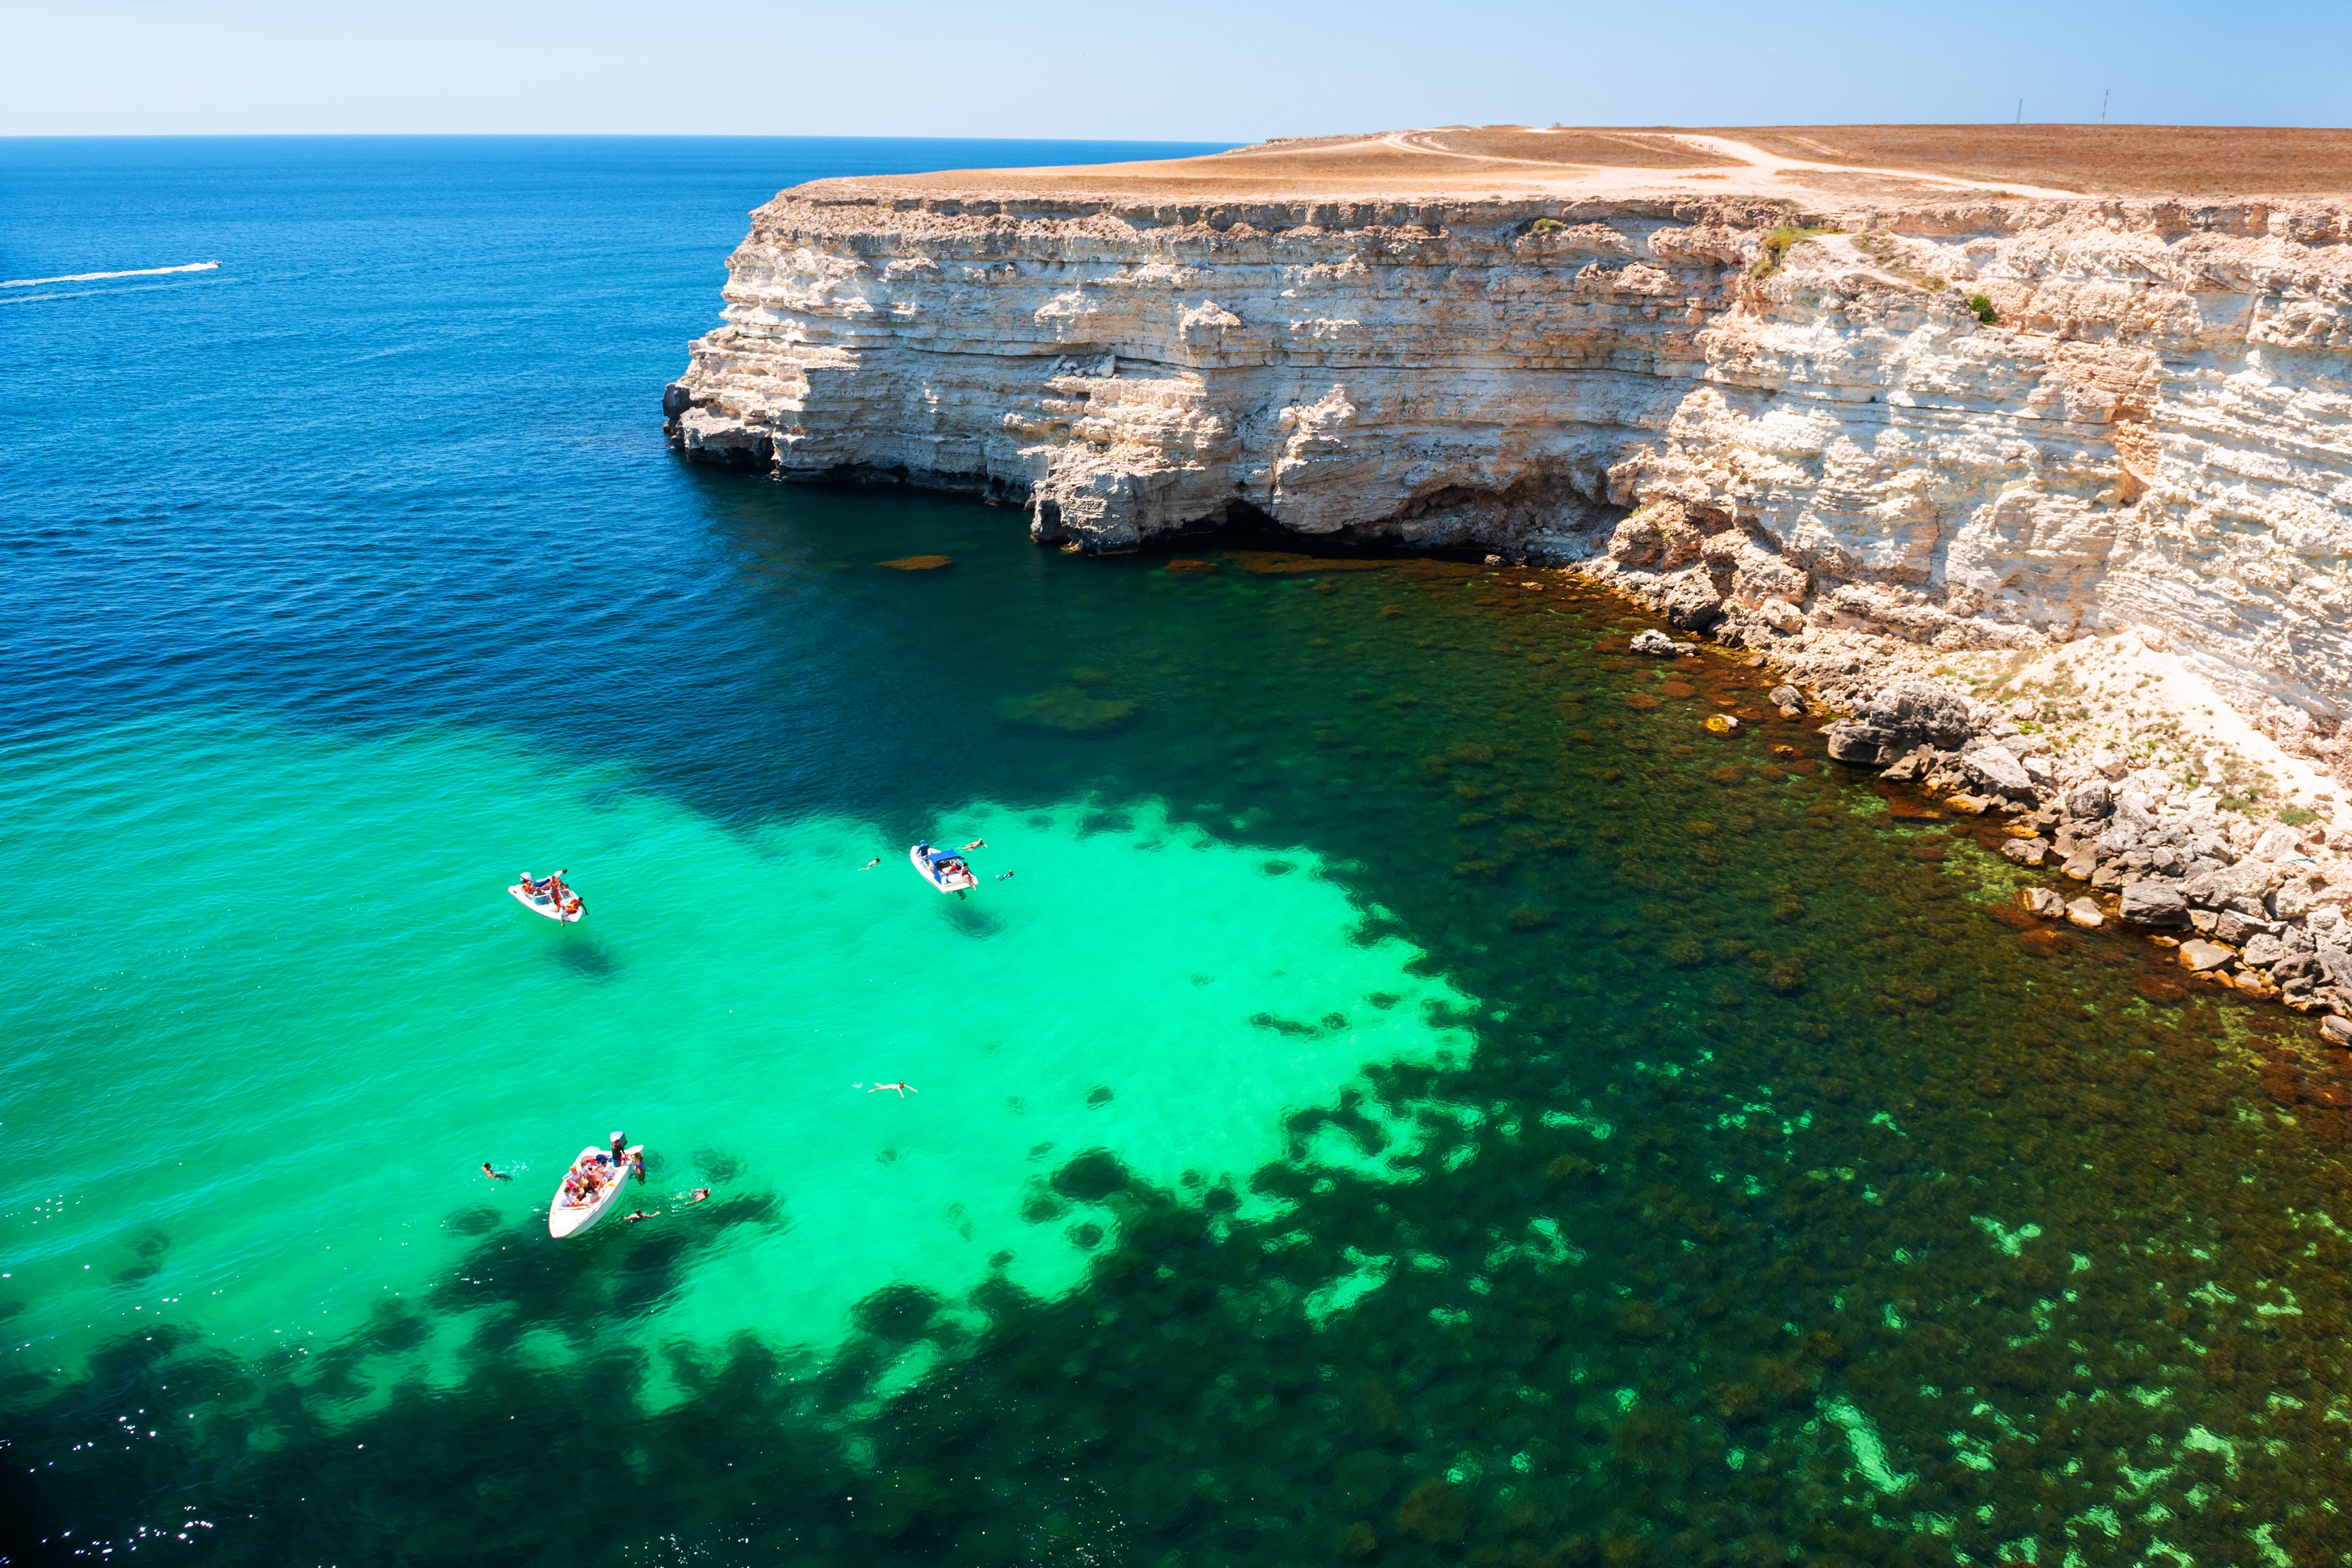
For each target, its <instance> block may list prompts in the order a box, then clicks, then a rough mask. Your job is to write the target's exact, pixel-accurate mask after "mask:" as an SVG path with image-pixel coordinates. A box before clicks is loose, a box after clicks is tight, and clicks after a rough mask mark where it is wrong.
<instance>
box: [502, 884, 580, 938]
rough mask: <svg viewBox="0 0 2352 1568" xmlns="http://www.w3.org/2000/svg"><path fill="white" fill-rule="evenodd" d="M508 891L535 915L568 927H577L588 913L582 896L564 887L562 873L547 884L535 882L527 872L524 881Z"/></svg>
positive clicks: (518, 902)
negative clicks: (582, 917) (581, 900)
mask: <svg viewBox="0 0 2352 1568" xmlns="http://www.w3.org/2000/svg"><path fill="white" fill-rule="evenodd" d="M507 891H508V892H509V893H510V894H514V899H515V902H516V903H517V904H521V905H522V906H523V907H524V908H525V909H528V910H530V912H531V913H532V914H533V915H545V916H547V917H548V918H549V919H550V920H560V921H562V922H563V923H564V924H565V925H577V924H578V923H579V920H580V917H581V916H582V915H585V914H587V913H588V909H587V906H586V905H585V904H582V903H581V902H580V895H579V894H576V893H574V892H572V890H571V889H570V888H568V887H566V886H564V885H563V873H562V872H560V871H559V872H557V873H555V874H554V875H553V876H551V877H549V878H548V879H547V880H546V881H545V882H534V881H533V880H531V874H530V873H529V872H525V873H522V880H521V881H520V882H518V883H513V884H512V885H511V886H509V888H508V889H507Z"/></svg>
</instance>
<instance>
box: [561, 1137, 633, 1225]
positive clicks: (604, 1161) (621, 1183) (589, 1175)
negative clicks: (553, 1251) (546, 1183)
mask: <svg viewBox="0 0 2352 1568" xmlns="http://www.w3.org/2000/svg"><path fill="white" fill-rule="evenodd" d="M645 1147H646V1146H645V1145H643V1144H632V1145H629V1147H627V1148H626V1149H625V1150H623V1151H622V1153H621V1163H620V1164H619V1165H617V1166H615V1165H614V1163H613V1151H612V1150H610V1149H600V1148H598V1147H597V1146H596V1145H593V1144H591V1145H588V1146H587V1147H586V1148H584V1149H583V1150H581V1151H580V1157H579V1158H578V1159H576V1160H574V1161H572V1170H568V1171H565V1172H564V1173H563V1180H562V1181H561V1182H558V1183H557V1184H556V1186H555V1197H553V1198H552V1199H551V1201H550V1202H549V1203H548V1206H547V1233H548V1234H549V1235H550V1236H552V1237H554V1238H556V1239H558V1240H562V1239H563V1238H564V1237H566V1236H577V1235H579V1234H580V1233H581V1232H582V1231H583V1230H585V1229H587V1228H589V1227H590V1226H592V1225H593V1224H595V1223H596V1222H597V1221H598V1220H600V1219H602V1218H604V1211H605V1210H606V1209H608V1208H610V1207H613V1205H614V1202H615V1201H616V1200H618V1199H619V1197H620V1196H621V1189H622V1188H623V1187H625V1186H628V1185H629V1166H631V1164H632V1163H633V1162H634V1161H635V1157H636V1156H637V1155H641V1154H643V1153H644V1152H645ZM572 1171H577V1172H579V1173H580V1174H581V1176H583V1179H584V1180H585V1182H586V1184H587V1190H586V1191H585V1192H584V1193H583V1196H582V1197H581V1199H580V1201H579V1202H577V1203H575V1202H572V1200H571V1199H569V1198H567V1197H564V1196H563V1189H564V1187H565V1186H566V1185H568V1184H569V1183H570V1182H571V1180H572Z"/></svg>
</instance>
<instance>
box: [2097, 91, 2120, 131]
mask: <svg viewBox="0 0 2352 1568" xmlns="http://www.w3.org/2000/svg"><path fill="white" fill-rule="evenodd" d="M2115 91H2116V89H2113V88H2106V89H2103V90H2102V91H2101V92H2100V94H2099V123H2100V124H2101V125H2105V123H2106V122H2107V99H2110V98H2113V97H2114V96H2115Z"/></svg>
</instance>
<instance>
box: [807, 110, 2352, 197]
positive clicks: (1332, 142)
mask: <svg viewBox="0 0 2352 1568" xmlns="http://www.w3.org/2000/svg"><path fill="white" fill-rule="evenodd" d="M820 184H821V185H822V186H823V187H824V188H829V189H834V190H849V189H868V190H873V191H877V192H881V191H903V192H917V191H922V192H949V191H951V192H955V193H960V194H964V195H986V196H999V197H1020V196H1048V195H1064V196H1080V195H1083V196H1100V197H1108V198H1113V199H1121V198H1124V199H1138V198H1142V199H1162V200H1165V199H1173V200H1180V201H1198V200H1202V199H1226V200H1238V199H1247V198H1265V197H1293V196H1300V195H1317V196H1353V197H1383V196H1385V197H1413V196H1433V195H1438V196H1471V195H1479V194H1524V193H1559V194H1571V193H1572V194H1576V195H1580V196H1656V195H1661V194H1675V193H1702V194H1704V193H1717V194H1733V193H1736V194H1742V195H1768V196H1784V197H1793V198H1797V199H1800V200H1804V199H1843V198H1851V197H1853V196H1856V195H1865V196H1881V197H1901V196H1906V195H1909V196H1918V195H1927V194H1932V193H1936V192H1938V191H1956V190H1981V191H1986V192H2000V193H2007V194H2011V195H2020V196H2032V195H2047V196H2086V195H2088V196H2095V195H2128V196H2161V195H2192V196H2210V195H2231V196H2245V195H2252V194H2269V195H2309V194H2341V193H2352V131H2312V130H2282V129H2270V128H2261V129H2257V128H2242V127H2206V126H2170V125H2130V126H2089V125H2016V126H2010V125H1842V126H1763V127H1750V128H1739V127H1726V128H1719V129H1708V130H1677V129H1669V128H1665V127H1656V128H1644V129H1623V130H1615V129H1598V128H1591V127H1569V126H1554V127H1550V128H1549V129H1547V128H1540V127H1533V126H1516V125H1496V126H1441V127H1435V128H1432V129H1427V130H1419V131H1381V132H1374V133H1368V134H1364V135H1360V136H1317V137H1293V138H1285V139H1283V140H1279V141H1267V142H1261V143H1258V144H1256V145H1254V146H1249V147H1241V148H1235V149H1234V150H1233V151H1232V152H1219V153H1213V154H1211V155H1208V156H1205V157H1199V158H1180V159H1170V160H1167V161H1164V162H1137V163H1103V164H1090V165H1084V166H1078V167H1071V168H1038V169H977V170H957V171H951V172H944V173H935V174H907V175H897V176H891V177H888V178H883V179H866V180H835V181H824V182H821V183H820Z"/></svg>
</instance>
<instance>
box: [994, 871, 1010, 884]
mask: <svg viewBox="0 0 2352 1568" xmlns="http://www.w3.org/2000/svg"><path fill="white" fill-rule="evenodd" d="M996 880H997V881H999V882H1010V881H1012V880H1013V873H1011V872H1009V871H1001V872H998V873H996Z"/></svg>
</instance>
